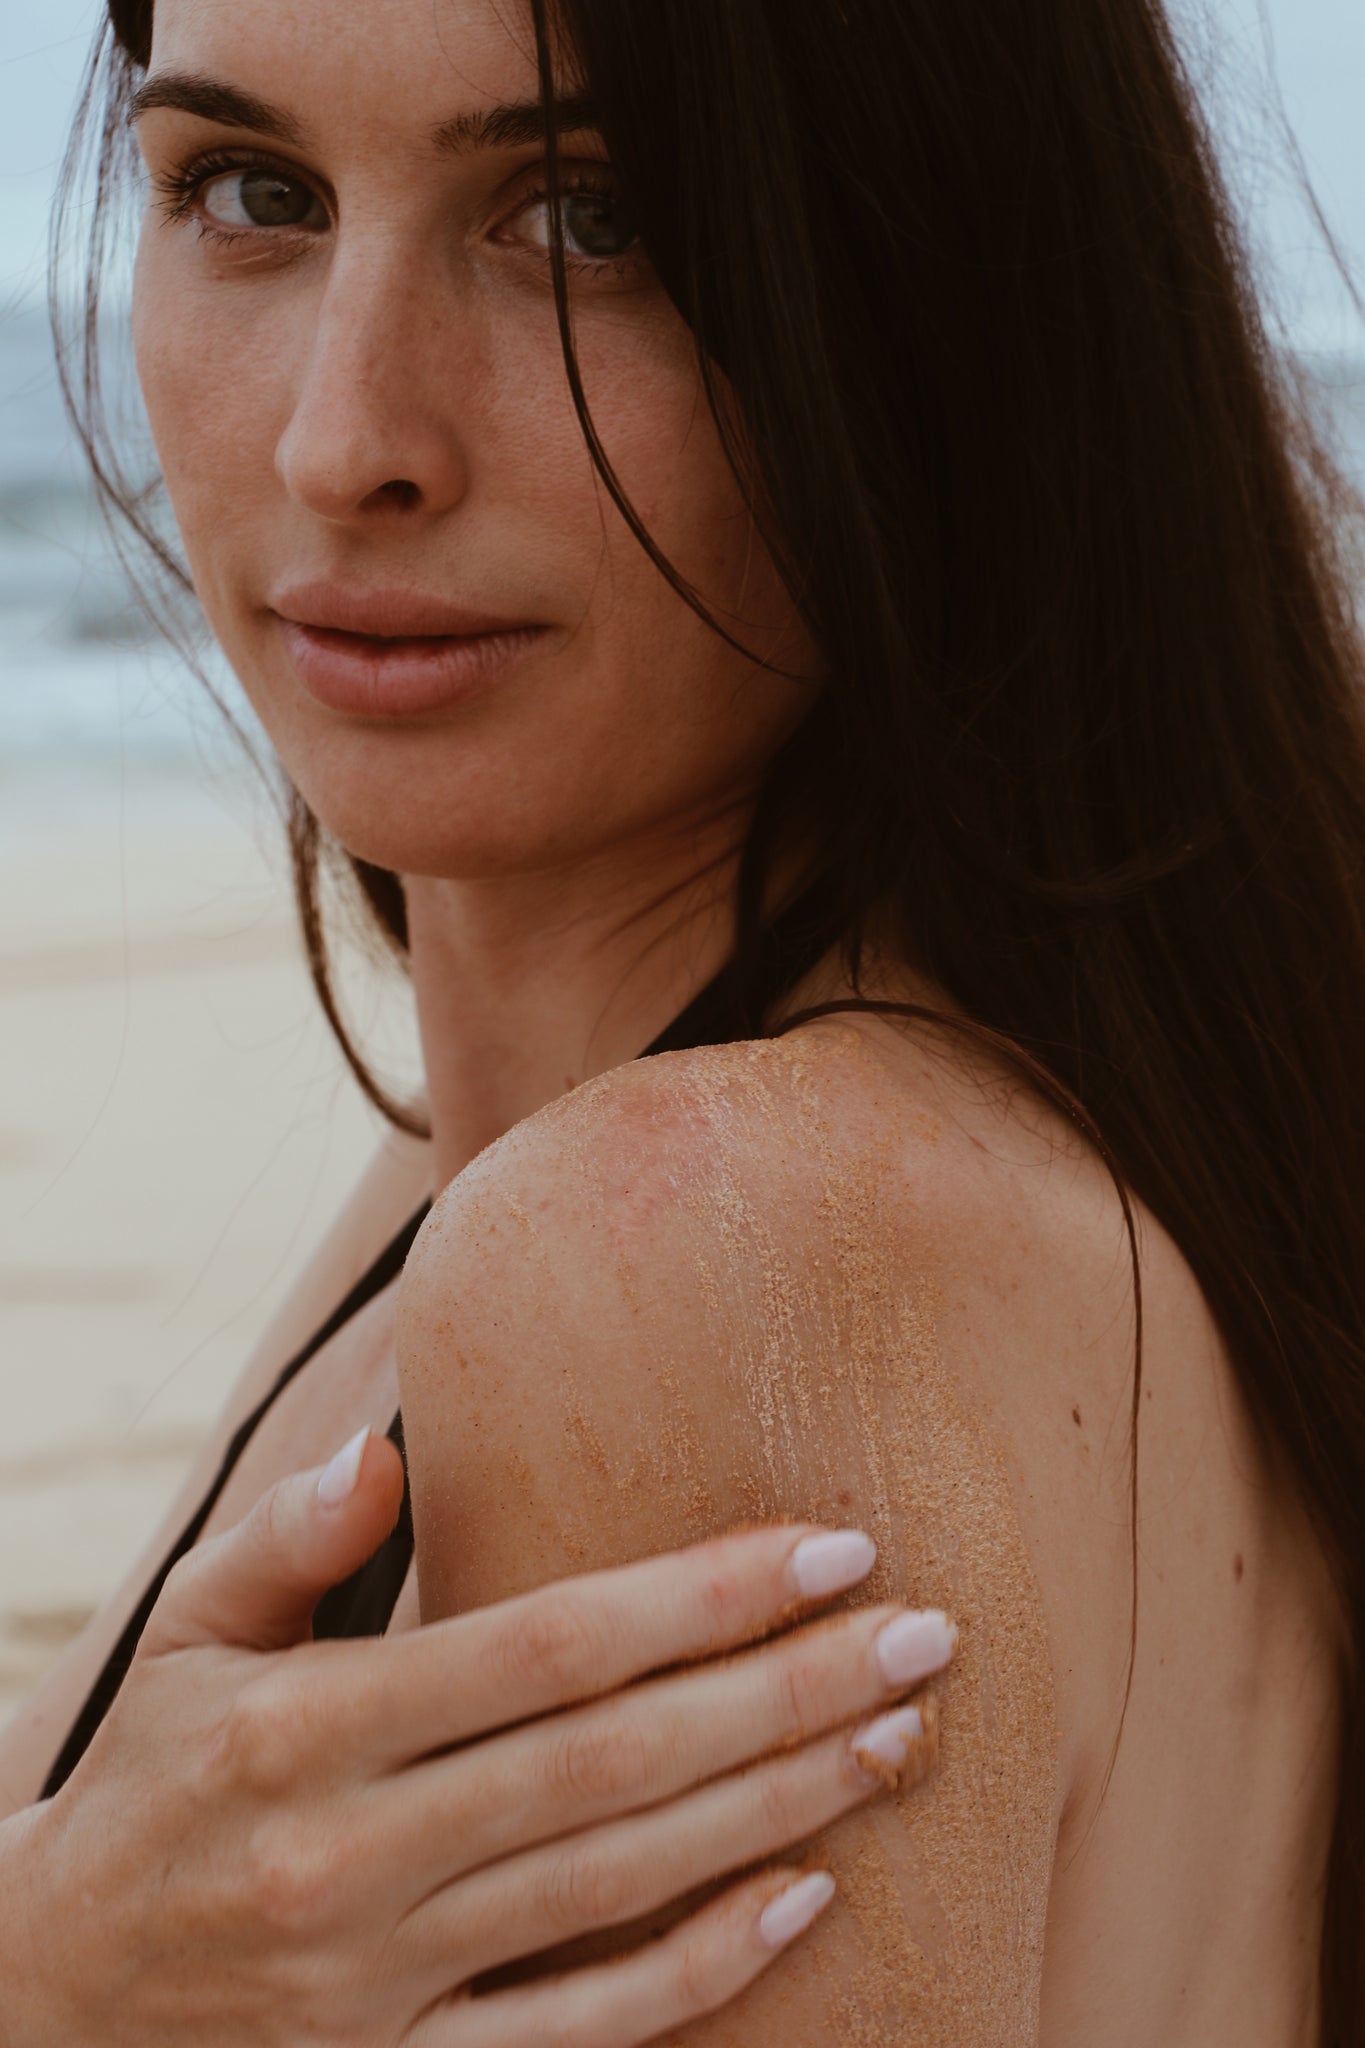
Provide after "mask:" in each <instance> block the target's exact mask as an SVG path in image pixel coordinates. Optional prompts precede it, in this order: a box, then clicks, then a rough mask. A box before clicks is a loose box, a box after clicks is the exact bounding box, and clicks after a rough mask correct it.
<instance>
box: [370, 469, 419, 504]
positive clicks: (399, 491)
mask: <svg viewBox="0 0 1365 2048" xmlns="http://www.w3.org/2000/svg"><path fill="white" fill-rule="evenodd" d="M379 494H380V496H381V497H384V498H391V499H392V500H393V502H394V504H396V505H401V506H402V507H403V509H404V510H405V511H410V510H411V508H412V507H413V506H414V505H415V504H416V503H417V501H418V499H419V498H420V497H421V495H422V493H421V492H420V491H419V490H418V488H417V486H416V484H414V483H410V482H409V480H408V479H407V477H405V476H399V477H394V478H393V480H392V481H391V482H390V483H387V484H381V485H380V487H379Z"/></svg>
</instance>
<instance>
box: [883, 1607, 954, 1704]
mask: <svg viewBox="0 0 1365 2048" xmlns="http://www.w3.org/2000/svg"><path fill="white" fill-rule="evenodd" d="M956 1648H957V1629H956V1628H955V1627H954V1625H953V1623H952V1622H951V1621H949V1619H948V1617H947V1615H946V1614H944V1613H942V1612H941V1610H940V1609H939V1608H937V1607H930V1608H928V1609H926V1610H925V1612H924V1613H923V1614H898V1615H897V1616H896V1619H895V1620H894V1621H888V1623H887V1624H886V1627H885V1628H884V1629H883V1630H882V1631H881V1633H880V1634H879V1635H878V1637H877V1662H878V1663H879V1664H880V1665H881V1667H882V1677H883V1678H884V1679H885V1680H886V1682H887V1684H888V1685H914V1684H915V1683H916V1682H917V1681H918V1680H919V1679H921V1678H927V1677H928V1676H929V1673H930V1672H931V1671H941V1670H942V1669H943V1666H944V1665H945V1664H946V1663H947V1662H948V1659H949V1658H950V1657H951V1656H952V1654H953V1651H954V1650H955V1649H956Z"/></svg>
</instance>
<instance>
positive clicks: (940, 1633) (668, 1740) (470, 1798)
mask: <svg viewBox="0 0 1365 2048" xmlns="http://www.w3.org/2000/svg"><path fill="white" fill-rule="evenodd" d="M955 1643H956V1630H955V1629H954V1627H953V1624H952V1623H951V1622H950V1621H949V1620H948V1618H947V1616H946V1615H943V1614H941V1613H939V1612H938V1611H937V1610H935V1611H931V1612H928V1613H922V1614H907V1613H905V1612H903V1611H902V1610H899V1609H896V1608H890V1607H880V1608H862V1609H860V1610H858V1611H857V1612H856V1613H852V1614H843V1615H838V1616H835V1617H833V1618H831V1619H830V1620H827V1621H822V1622H819V1623H817V1624H815V1625H814V1626H812V1627H808V1628H804V1629H800V1630H797V1631H795V1632H793V1633H792V1634H791V1635H789V1636H786V1637H783V1638H781V1639H780V1640H779V1641H777V1642H774V1643H769V1644H766V1645H765V1646H764V1647H763V1648H761V1649H757V1650H750V1651H746V1652H744V1653H743V1654H741V1655H740V1656H737V1657H733V1658H730V1659H728V1660H726V1661H725V1662H723V1663H718V1664H711V1665H705V1666H702V1667H700V1668H699V1669H695V1670H689V1671H684V1672H678V1673H673V1674H671V1675H670V1676H668V1677H666V1678H659V1679H654V1680H652V1681H649V1682H647V1683H645V1684H641V1685H636V1686H633V1687H631V1688H630V1689H629V1690H628V1691H626V1692H622V1693H616V1694H614V1695H613V1696H612V1697H611V1698H610V1699H607V1700H600V1701H594V1702H593V1703H592V1704H591V1705H589V1706H585V1707H576V1708H572V1709H570V1710H569V1711H568V1712H566V1713H562V1714H555V1715H552V1716H549V1717H548V1718H546V1719H543V1720H540V1721H532V1722H528V1723H526V1724H525V1725H523V1726H522V1727H520V1728H518V1729H516V1730H514V1731H512V1732H510V1733H508V1734H505V1735H500V1736H494V1737H491V1738H489V1739H487V1740H485V1741H483V1742H481V1743H478V1744H476V1745H475V1746H473V1747H472V1748H470V1749H467V1750H462V1751H458V1752H456V1753H455V1754H454V1755H448V1756H443V1757H439V1758H435V1759H433V1760H431V1761H430V1762H428V1763H425V1764H421V1765H418V1766H417V1767H416V1768H414V1769H413V1770H411V1771H408V1772H405V1773H404V1774H403V1776H402V1777H401V1778H400V1779H399V1780H398V1781H397V1787H396V1788H393V1787H392V1781H388V1786H387V1787H386V1788H385V1791H384V1792H383V1793H382V1794H381V1796H383V1797H384V1798H385V1805H384V1807H383V1808H382V1809H381V1808H380V1806H379V1802H378V1799H376V1802H375V1819H374V1821H373V1822H372V1823H371V1839H372V1840H374V1841H376V1843H377V1842H378V1841H380V1840H387V1841H388V1843H389V1845H390V1849H391V1851H392V1860H393V1862H394V1864H395V1866H396V1867H399V1868H402V1869H403V1870H404V1873H405V1876H406V1877H407V1879H408V1880H409V1881H410V1882H411V1884H412V1886H413V1891H412V1893H411V1894H410V1896H420V1895H421V1894H422V1893H424V1892H426V1891H429V1890H433V1889H435V1887H436V1886H437V1885H438V1884H443V1883H445V1882H447V1881H448V1880H449V1879H451V1878H453V1877H455V1876H456V1875H458V1874H459V1872H461V1871H466V1870H474V1869H477V1868H478V1867H479V1866H480V1865H482V1864H484V1863H490V1862H492V1861H494V1860H495V1859H496V1858H497V1857H500V1856H507V1855H510V1854H512V1853H513V1852H514V1851H516V1850H518V1849H525V1848H528V1847H530V1846H531V1845H532V1844H534V1843H538V1842H548V1841H551V1840H553V1839H554V1838H555V1837H556V1836H560V1835H566V1834H576V1833H578V1832H580V1831H581V1830H582V1829H584V1828H587V1827H591V1826H594V1825H596V1824H597V1823H599V1822H601V1821H604V1820H608V1819H611V1818H613V1817H614V1816H616V1815H619V1814H623V1813H630V1812H633V1811H638V1810H639V1809H640V1808H642V1807H646V1806H654V1805H657V1804H658V1803H660V1802H661V1801H663V1800H665V1799H673V1798H676V1797H677V1796H678V1795H679V1794H680V1793H683V1792H690V1791H692V1790H693V1789H694V1788H695V1787H696V1786H698V1785H701V1784H704V1783H705V1782H706V1781H707V1780H708V1779H710V1778H716V1777H719V1776H721V1775H722V1774H724V1773H726V1772H730V1771H734V1770H736V1769H738V1768H739V1766H740V1765H742V1764H745V1763H749V1762H752V1761H753V1760H754V1759H755V1758H757V1757H761V1756H764V1755H767V1754H769V1753H771V1752H773V1751H777V1750H787V1749H790V1748H792V1747H794V1746H796V1745H798V1744H800V1743H803V1742H806V1741H808V1740H809V1739H810V1738H811V1737H812V1736H815V1735H819V1734H823V1733H824V1732H826V1731H827V1730H829V1729H831V1728H837V1727H840V1726H842V1725H844V1724H846V1723H848V1722H849V1721H851V1720H853V1718H854V1717H855V1716H856V1715H860V1714H864V1713H867V1712H871V1711H874V1710H876V1709H877V1708H879V1707H881V1706H883V1705H884V1704H885V1703H886V1702H887V1700H888V1699H889V1698H892V1697H895V1696H896V1695H897V1694H899V1693H903V1692H907V1691H908V1690H909V1689H910V1688H911V1687H912V1686H914V1685H918V1684H919V1683H920V1682H921V1681H922V1680H923V1679H925V1678H927V1677H929V1676H930V1675H931V1673H933V1672H935V1671H939V1670H941V1669H942V1668H943V1666H944V1665H945V1664H946V1663H947V1662H948V1660H949V1658H950V1657H951V1656H952V1654H953V1649H954V1647H955ZM389 1788H392V1789H389ZM395 1791H397V1793H398V1795H399V1796H398V1797H397V1798H395V1796H394V1792H395ZM381 1811H382V1814H383V1818H382V1820H381V1819H380V1818H379V1815H380V1812H381Z"/></svg>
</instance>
